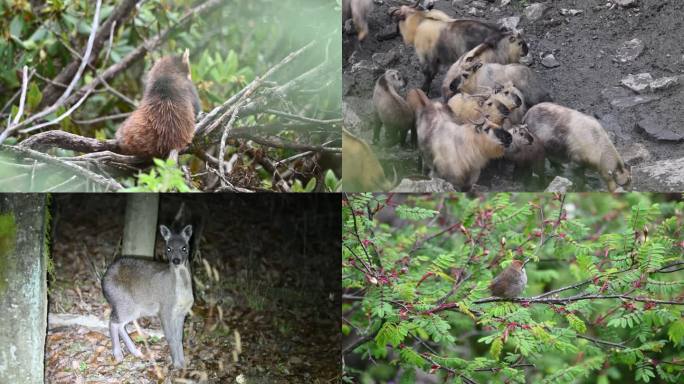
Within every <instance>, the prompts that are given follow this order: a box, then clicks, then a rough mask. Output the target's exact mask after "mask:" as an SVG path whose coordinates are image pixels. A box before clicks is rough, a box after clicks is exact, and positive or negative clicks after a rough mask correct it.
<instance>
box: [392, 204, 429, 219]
mask: <svg viewBox="0 0 684 384" xmlns="http://www.w3.org/2000/svg"><path fill="white" fill-rule="evenodd" d="M396 212H397V215H399V218H401V219H404V220H423V219H429V218H431V217H433V216H435V215H436V214H437V213H439V212H437V211H433V210H430V209H424V208H420V207H407V206H405V205H400V206H398V207H397V210H396Z"/></svg>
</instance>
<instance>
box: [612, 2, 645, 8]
mask: <svg viewBox="0 0 684 384" xmlns="http://www.w3.org/2000/svg"><path fill="white" fill-rule="evenodd" d="M612 2H613V3H614V4H617V5H619V6H621V7H623V8H629V7H636V6H637V5H639V0H612Z"/></svg>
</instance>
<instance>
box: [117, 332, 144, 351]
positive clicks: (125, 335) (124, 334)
mask: <svg viewBox="0 0 684 384" xmlns="http://www.w3.org/2000/svg"><path fill="white" fill-rule="evenodd" d="M119 333H121V338H122V339H123V341H124V343H125V344H126V348H128V351H129V352H130V353H131V354H132V355H133V356H136V357H143V354H142V353H141V352H140V350H139V349H138V348H136V346H135V343H134V342H133V340H131V337H130V336H128V332H126V324H119Z"/></svg>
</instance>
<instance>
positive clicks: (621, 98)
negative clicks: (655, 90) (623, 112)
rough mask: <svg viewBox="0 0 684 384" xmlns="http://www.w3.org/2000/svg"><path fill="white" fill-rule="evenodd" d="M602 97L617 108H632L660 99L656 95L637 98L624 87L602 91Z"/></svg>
mask: <svg viewBox="0 0 684 384" xmlns="http://www.w3.org/2000/svg"><path fill="white" fill-rule="evenodd" d="M601 95H602V96H603V98H604V99H606V100H607V101H608V102H610V105H612V106H613V107H615V108H631V107H634V106H637V105H639V104H646V103H650V102H652V101H655V100H658V99H660V96H655V95H636V96H635V95H634V94H633V93H632V92H631V91H630V90H629V89H625V88H622V87H610V88H605V89H603V90H602V91H601Z"/></svg>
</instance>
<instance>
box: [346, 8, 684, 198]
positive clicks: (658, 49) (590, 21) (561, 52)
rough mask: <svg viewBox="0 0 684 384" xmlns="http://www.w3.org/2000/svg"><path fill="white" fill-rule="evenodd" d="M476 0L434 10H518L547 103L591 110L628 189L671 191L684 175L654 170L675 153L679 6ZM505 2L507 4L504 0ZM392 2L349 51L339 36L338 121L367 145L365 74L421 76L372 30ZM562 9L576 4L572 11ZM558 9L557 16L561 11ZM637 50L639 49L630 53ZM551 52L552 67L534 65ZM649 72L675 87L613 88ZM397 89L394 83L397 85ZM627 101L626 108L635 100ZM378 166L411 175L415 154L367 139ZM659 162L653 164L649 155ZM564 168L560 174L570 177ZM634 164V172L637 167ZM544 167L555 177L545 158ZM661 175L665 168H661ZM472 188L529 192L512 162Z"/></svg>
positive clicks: (677, 159) (384, 23)
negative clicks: (538, 9)
mask: <svg viewBox="0 0 684 384" xmlns="http://www.w3.org/2000/svg"><path fill="white" fill-rule="evenodd" d="M501 3H502V1H501V0H496V1H494V2H488V1H482V0H479V1H478V0H475V1H471V0H456V1H453V2H452V1H446V0H439V1H437V2H436V3H435V8H437V9H440V10H442V11H445V12H447V13H448V14H449V15H451V16H453V17H459V18H476V19H483V20H488V21H491V22H498V21H500V20H501V19H502V18H509V17H520V21H519V23H518V28H519V29H522V30H523V32H524V35H525V39H526V40H527V42H528V43H529V45H530V57H529V61H530V66H531V68H532V69H533V70H534V71H535V72H536V73H538V74H539V76H540V77H541V78H542V79H543V80H544V81H545V82H546V83H547V84H548V86H549V88H550V90H551V94H552V96H553V97H554V100H555V101H556V102H557V103H559V104H562V105H565V106H568V107H571V108H574V109H577V110H579V111H582V112H584V113H587V114H590V115H594V116H596V117H597V118H598V119H599V120H601V122H602V123H603V125H604V128H605V129H606V131H608V133H609V135H610V137H611V139H612V140H613V142H614V143H615V146H616V148H617V149H618V152H620V154H621V155H622V156H623V158H624V160H625V162H627V163H628V164H629V165H631V166H632V169H633V173H634V181H633V185H632V186H633V189H634V190H668V189H669V190H681V188H680V186H681V185H682V183H684V176H682V174H681V172H680V174H679V175H675V176H672V172H670V171H668V172H666V173H667V174H666V175H658V172H657V170H662V169H667V168H668V167H669V169H673V170H674V171H675V172H676V171H677V170H678V169H679V168H680V167H679V166H678V165H677V164H680V163H681V162H682V160H683V159H684V145H683V144H682V142H684V117H682V114H681V111H682V110H684V108H683V107H682V105H684V84H683V83H684V76H682V74H683V73H684V28H683V24H682V20H684V7H683V6H682V4H681V2H680V1H676V0H669V1H668V0H638V1H636V2H635V3H636V4H637V6H636V7H627V8H623V7H620V6H617V5H612V6H611V3H610V0H601V1H598V0H555V1H547V2H542V4H544V5H545V6H546V8H547V9H546V11H545V12H544V13H543V16H542V17H541V18H539V19H537V20H534V21H533V20H530V19H529V18H527V17H526V16H525V8H526V6H528V5H529V4H530V3H529V2H527V1H518V0H513V1H510V3H509V4H507V5H503V6H502V5H501ZM504 3H507V1H504ZM393 5H397V3H396V2H388V1H385V2H384V4H382V5H379V4H375V6H374V9H373V12H372V14H371V17H370V28H371V34H370V37H369V38H368V39H367V40H366V41H365V42H364V43H363V44H362V46H361V47H360V48H358V47H357V46H356V44H355V37H354V36H350V35H347V36H345V37H344V38H343V52H344V56H343V59H344V61H343V82H344V102H345V103H344V110H345V120H346V123H347V125H348V126H349V127H350V128H351V129H352V130H353V131H354V132H355V133H356V134H358V135H360V136H361V137H363V138H364V139H366V140H367V141H369V142H370V139H371V136H372V132H371V131H370V128H369V127H368V124H367V123H366V122H367V121H368V118H367V116H368V115H369V114H370V113H371V112H372V105H371V104H370V103H369V101H370V99H371V97H372V90H373V85H374V82H375V79H376V78H377V77H378V76H379V75H380V74H382V73H383V72H384V69H386V68H395V69H398V70H400V71H401V72H402V73H403V75H404V76H405V77H407V80H408V84H407V89H409V88H414V87H420V85H421V84H422V81H423V75H422V74H421V72H420V69H419V68H420V67H419V64H418V60H417V58H416V55H415V53H414V51H413V48H411V47H406V46H404V45H403V43H402V42H401V38H399V37H397V38H394V39H392V40H389V41H378V40H377V39H376V37H377V36H378V35H380V34H385V33H387V32H389V31H391V30H393V29H394V28H395V27H394V25H392V22H391V20H390V17H389V16H388V14H387V10H388V9H389V7H390V6H393ZM563 9H566V10H577V11H581V12H580V13H578V14H575V15H572V14H570V13H567V11H562V10H563ZM562 13H566V14H565V15H563V14H562ZM633 39H638V40H640V41H641V43H642V44H643V50H641V48H640V47H637V48H636V50H635V51H636V52H637V53H639V54H638V56H637V57H636V58H634V59H628V60H626V61H625V62H620V60H619V58H618V55H620V54H621V52H622V49H621V47H622V46H623V45H624V44H625V43H626V42H628V41H631V40H633ZM639 51H640V52H639ZM548 54H553V55H554V57H555V58H556V60H557V61H558V63H559V64H560V65H559V66H557V67H554V68H547V67H545V66H544V65H542V63H541V61H542V58H543V57H545V56H547V55H548ZM445 71H446V68H442V70H441V72H440V75H439V76H438V77H437V78H436V79H435V81H434V82H433V83H432V88H431V97H437V96H439V84H440V82H441V78H442V76H443V74H444V72H445ZM638 73H649V74H650V75H651V77H652V78H653V79H660V78H663V77H678V81H679V84H675V85H674V86H672V87H669V88H666V89H660V90H657V91H649V90H648V89H647V90H646V91H645V92H643V93H642V94H641V95H639V94H637V93H635V92H633V91H632V90H629V89H628V88H626V87H625V86H622V85H621V80H622V79H624V78H626V77H627V76H628V75H629V74H638ZM405 91H406V90H404V92H405ZM635 104H636V105H635ZM373 149H374V150H375V151H376V153H377V155H378V157H379V158H380V160H381V162H382V163H383V166H384V167H385V168H386V171H388V172H389V174H391V168H392V167H396V169H397V171H398V172H399V175H400V176H403V177H406V176H410V175H418V174H419V169H418V166H417V158H418V153H417V151H415V150H405V149H401V148H399V147H392V148H383V147H381V146H379V145H375V146H374V147H373ZM659 161H660V162H659ZM570 168H571V167H567V166H566V167H565V170H564V171H562V176H564V177H567V178H569V179H571V180H575V179H576V176H574V175H573V173H572V172H571V169H570ZM637 168H639V169H637ZM547 173H549V174H551V175H553V174H557V172H556V171H554V170H552V169H551V168H549V167H548V165H547ZM662 173H665V172H662ZM586 175H587V179H588V180H587V182H588V184H587V187H586V189H588V190H605V187H604V185H603V184H602V182H601V181H600V180H599V179H598V175H597V174H596V172H591V171H588V172H587V174H586ZM478 184H479V187H478V188H479V189H480V190H485V191H486V190H532V189H533V187H532V186H530V185H527V186H525V185H523V184H522V183H521V182H517V181H515V180H513V177H512V167H511V166H506V167H505V169H504V170H503V171H498V170H494V167H491V166H490V167H489V168H488V169H487V170H486V171H485V172H483V174H482V176H481V178H480V181H479V182H478Z"/></svg>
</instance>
